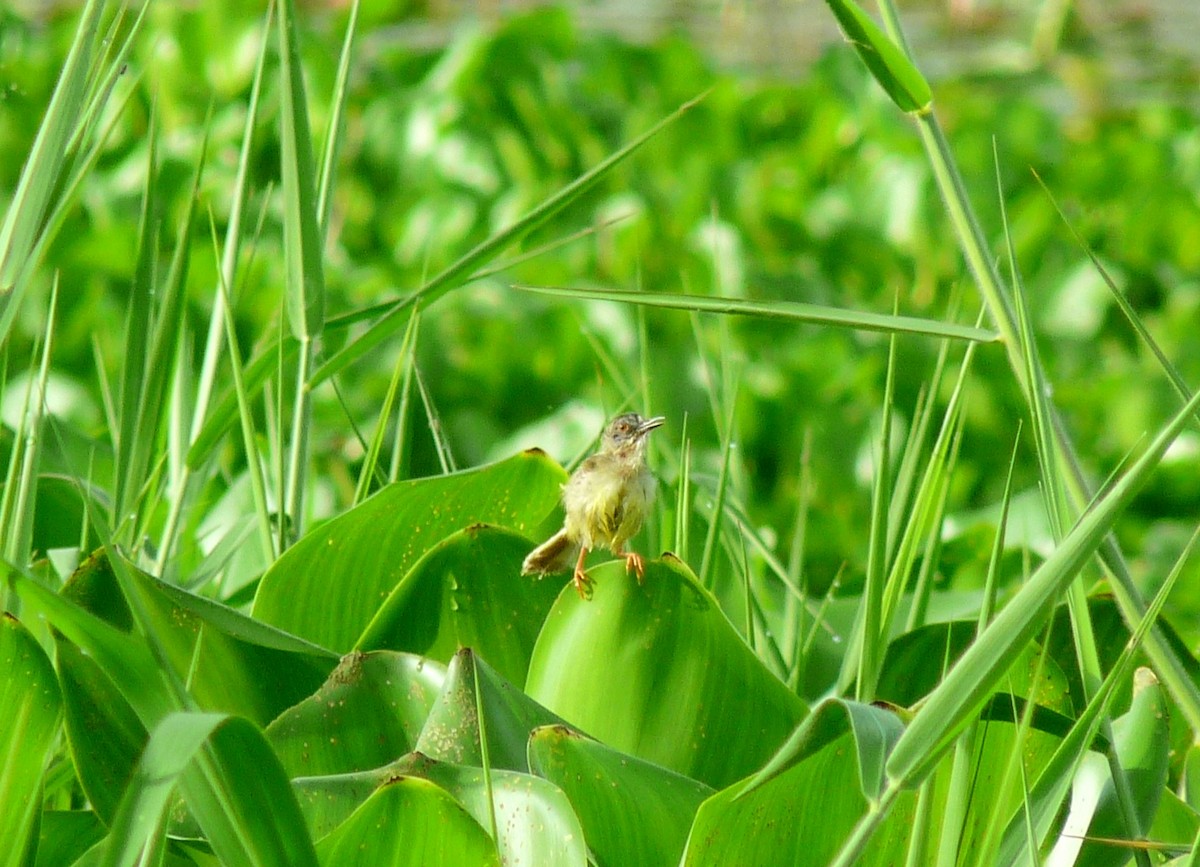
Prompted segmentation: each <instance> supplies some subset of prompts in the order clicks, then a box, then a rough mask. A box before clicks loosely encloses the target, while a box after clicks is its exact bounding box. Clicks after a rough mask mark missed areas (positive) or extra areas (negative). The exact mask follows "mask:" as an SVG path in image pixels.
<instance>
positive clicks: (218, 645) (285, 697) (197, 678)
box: [64, 557, 337, 725]
mask: <svg viewBox="0 0 1200 867" xmlns="http://www.w3.org/2000/svg"><path fill="white" fill-rule="evenodd" d="M130 573H131V575H132V577H133V580H134V586H136V588H137V589H138V592H139V595H140V597H141V598H140V603H141V605H142V606H143V607H144V610H145V611H146V612H147V613H148V615H149V616H150V618H151V620H152V623H151V625H152V626H153V627H157V628H156V629H155V634H156V635H158V636H159V638H160V640H161V641H162V642H163V647H164V650H165V651H166V653H167V655H168V657H169V658H170V659H171V661H172V663H173V664H174V666H175V668H176V671H177V672H178V674H179V677H180V678H181V679H183V678H184V677H185V676H186V678H187V680H188V683H189V691H190V693H191V695H192V696H193V697H194V698H195V699H196V700H197V701H198V702H199V704H200V706H201V707H203V708H204V709H205V710H214V711H215V710H220V711H226V712H229V713H236V714H239V715H242V716H245V717H247V718H249V719H251V720H253V721H254V722H256V723H258V724H260V725H266V724H267V722H269V721H270V720H272V719H274V718H275V717H276V716H277V715H278V714H280V713H281V712H282V711H283V710H285V709H286V708H288V707H291V706H292V705H294V704H295V703H296V702H298V701H300V700H301V699H303V698H304V697H306V696H308V695H311V694H312V692H313V691H315V690H316V688H317V687H318V686H319V685H320V684H321V682H322V681H323V680H324V679H325V678H326V677H327V676H328V674H329V672H330V671H331V670H332V669H333V667H334V665H335V664H336V662H337V660H336V657H335V656H334V655H333V654H331V653H329V652H328V651H326V650H323V649H322V648H320V647H317V646H315V645H312V644H309V643H308V642H305V641H302V640H300V639H297V638H295V637H293V636H291V635H288V634H286V633H283V632H280V631H279V630H277V629H274V628H272V627H270V626H267V625H265V624H263V623H259V622H257V621H254V620H252V619H250V618H249V617H246V616H245V615H244V614H240V613H238V612H237V611H234V610H233V609H231V608H228V607H226V606H224V605H221V604H220V603H217V602H213V601H212V600H209V599H205V598H202V597H199V596H195V595H194V594H191V593H188V592H187V591H185V590H182V589H180V588H178V587H175V586H173V585H170V584H166V583H164V582H161V581H158V580H157V579H155V578H153V577H151V576H149V575H147V574H146V573H144V572H142V571H140V570H138V569H132V568H131V569H130ZM64 595H66V596H67V597H68V598H70V599H74V600H77V601H79V602H80V604H82V605H83V606H84V607H85V608H87V609H89V610H93V611H94V612H95V613H96V614H98V615H99V616H101V617H104V618H105V619H106V620H108V621H109V622H110V623H112V624H114V625H115V626H117V627H118V628H127V626H125V625H126V624H129V623H130V622H131V615H130V613H129V610H128V608H126V607H125V605H124V599H123V596H122V594H121V592H120V587H119V585H118V583H117V581H116V577H115V575H114V574H113V572H112V568H111V566H110V564H109V562H108V560H107V558H103V557H99V558H92V559H91V560H89V561H88V563H86V564H85V565H84V566H83V567H81V568H80V569H79V570H78V571H77V572H76V574H75V575H74V576H72V578H71V580H70V582H68V584H67V587H66V588H65V589H64ZM122 609H123V610H122ZM109 675H110V676H112V677H114V679H115V678H116V677H118V676H119V675H118V674H117V673H115V672H109Z"/></svg>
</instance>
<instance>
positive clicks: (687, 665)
mask: <svg viewBox="0 0 1200 867" xmlns="http://www.w3.org/2000/svg"><path fill="white" fill-rule="evenodd" d="M591 575H592V578H593V579H594V582H595V591H594V594H593V598H592V599H591V600H589V601H584V600H581V599H580V598H579V597H578V596H577V595H576V594H575V592H574V591H573V590H570V589H566V590H564V591H563V593H562V594H561V595H560V597H559V600H558V602H557V603H556V604H555V606H554V608H553V609H552V610H551V612H550V615H549V616H548V617H547V618H546V624H545V626H544V627H543V628H542V633H541V635H539V636H538V641H537V646H536V647H535V648H534V651H533V660H532V662H531V663H530V666H529V679H528V681H527V682H526V692H527V693H528V694H529V695H530V697H532V698H533V699H534V700H536V701H538V702H540V703H542V704H544V705H545V706H546V707H547V708H549V709H550V710H552V711H553V712H554V713H556V714H559V715H561V716H562V717H563V718H565V719H566V720H568V722H569V723H570V724H571V725H573V726H576V727H578V728H580V729H582V730H584V731H586V732H588V733H589V734H591V735H593V736H594V737H596V738H598V739H599V740H600V741H602V742H603V743H606V744H608V745H609V746H611V747H614V748H615V749H618V750H621V751H623V752H628V753H631V754H633V755H635V756H638V757H639V758H643V759H646V760H648V761H651V762H654V763H655V764H659V765H662V766H663V767H666V768H669V769H671V770H673V771H677V772H678V773H681V774H684V775H685V776H688V777H692V778H693V779H696V780H700V781H702V782H704V783H707V784H708V785H711V786H724V785H728V784H729V783H731V782H732V781H733V780H736V779H738V778H740V777H743V776H745V775H747V774H749V773H751V772H753V771H754V770H756V769H757V768H759V767H760V766H761V765H762V764H763V762H765V761H766V760H767V758H769V757H770V756H771V755H772V754H774V752H775V751H776V750H777V749H778V748H779V745H780V744H782V743H783V741H784V740H785V739H786V738H787V736H788V734H789V733H790V732H791V731H792V730H793V729H794V728H795V726H796V724H797V723H798V722H799V721H800V719H801V718H802V717H803V716H804V714H805V706H804V703H803V702H802V701H801V700H800V699H799V698H798V697H797V696H796V695H795V694H794V693H793V692H791V691H790V690H789V689H788V688H787V687H786V686H784V685H783V684H782V683H781V682H780V681H779V680H777V679H776V678H775V676H774V675H772V674H771V672H769V671H768V670H767V669H766V667H765V666H764V665H763V664H762V662H760V661H759V659H758V658H757V657H756V656H755V655H754V653H753V652H752V651H751V650H750V648H749V647H747V646H746V644H745V642H743V641H742V639H741V637H740V636H739V635H738V634H737V632H736V631H735V630H734V628H733V626H732V625H730V623H729V621H728V620H727V619H726V618H725V615H724V614H723V613H722V612H721V609H720V608H719V607H718V605H717V602H716V600H715V599H714V598H713V597H712V595H711V594H710V593H709V592H708V591H707V590H705V589H704V588H703V587H701V586H700V584H699V583H698V582H697V581H696V578H695V576H693V575H692V573H691V571H690V570H689V569H688V568H687V567H686V566H685V565H684V564H683V563H682V562H680V561H679V560H678V559H676V558H675V557H673V556H667V557H664V558H663V559H662V560H657V561H654V562H651V563H648V564H647V566H646V575H645V582H644V583H643V584H640V585H639V584H638V583H637V582H636V581H635V580H634V579H633V578H632V577H631V576H628V575H626V574H625V568H624V566H623V564H621V563H619V562H613V563H608V564H604V565H601V566H598V567H596V568H595V569H593V570H592V572H591Z"/></svg>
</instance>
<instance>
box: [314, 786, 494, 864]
mask: <svg viewBox="0 0 1200 867" xmlns="http://www.w3.org/2000/svg"><path fill="white" fill-rule="evenodd" d="M317 856H318V857H319V859H320V862H321V864H323V865H329V867H333V865H343V864H370V865H372V867H427V865H430V864H463V865H467V864H470V865H480V867H485V865H496V867H499V864H500V858H499V856H498V855H497V853H496V847H495V844H493V842H492V839H491V838H490V837H489V836H488V835H487V832H486V831H484V830H483V828H481V827H480V826H479V823H478V822H476V821H475V820H474V819H472V818H471V816H470V814H468V813H467V811H466V810H464V809H463V808H462V806H461V805H460V804H459V803H458V802H457V801H455V800H454V798H452V797H451V796H450V795H449V794H448V793H447V792H446V791H444V790H443V789H441V788H439V787H438V786H436V785H434V784H433V783H430V782H429V781H427V780H421V779H418V778H416V777H401V778H399V779H396V780H393V781H390V782H388V783H385V784H384V785H382V786H380V787H379V788H378V789H377V790H376V791H375V793H374V794H372V795H371V797H370V798H368V799H367V800H366V802H365V803H363V805H362V806H361V807H359V808H358V809H357V810H355V811H354V813H353V815H351V816H350V818H349V819H347V820H346V821H345V822H344V823H342V824H341V825H340V826H339V827H338V828H337V830H335V831H334V832H333V833H331V834H330V835H329V836H327V837H325V838H324V839H323V840H321V841H320V842H318V843H317Z"/></svg>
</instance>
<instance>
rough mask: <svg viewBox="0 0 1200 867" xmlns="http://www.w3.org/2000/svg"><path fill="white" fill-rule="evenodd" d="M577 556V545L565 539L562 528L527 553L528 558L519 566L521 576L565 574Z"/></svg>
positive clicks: (565, 534)
mask: <svg viewBox="0 0 1200 867" xmlns="http://www.w3.org/2000/svg"><path fill="white" fill-rule="evenodd" d="M577 556H579V545H578V544H576V543H574V542H572V541H571V540H570V539H568V538H567V531H566V529H565V528H564V529H562V530H559V531H558V532H557V533H555V534H554V535H553V536H551V537H550V538H549V539H547V540H546V541H545V542H543V543H542V544H540V545H538V546H537V547H536V548H534V549H533V550H532V551H530V552H529V556H528V557H526V558H525V562H524V563H522V564H521V574H522V575H534V574H537V575H548V574H550V573H551V572H565V571H567V570H568V569H570V568H571V561H572V560H573V559H575V557H577Z"/></svg>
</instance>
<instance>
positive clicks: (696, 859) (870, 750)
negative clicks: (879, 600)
mask: <svg viewBox="0 0 1200 867" xmlns="http://www.w3.org/2000/svg"><path fill="white" fill-rule="evenodd" d="M899 729H900V723H899V720H898V719H897V718H896V716H895V715H894V714H892V713H891V712H890V711H886V710H883V709H881V708H875V707H871V706H869V705H862V704H858V703H856V702H850V701H842V700H830V701H827V702H825V703H823V704H822V705H820V706H819V707H818V708H816V709H815V710H814V711H813V713H812V714H811V715H810V716H809V717H808V719H806V720H805V721H804V722H803V723H802V724H801V726H800V727H799V728H798V729H797V730H796V732H795V734H794V735H793V737H792V738H791V739H790V740H789V741H788V743H787V744H786V745H785V746H784V748H783V749H781V750H780V751H779V753H778V754H777V755H776V756H775V757H773V758H772V759H771V762H770V764H769V765H768V766H767V767H766V768H765V769H764V770H763V771H762V773H760V774H757V775H755V776H754V777H753V778H750V779H748V780H744V781H742V782H740V783H736V784H734V785H732V786H730V787H729V788H727V789H724V790H722V791H720V792H717V794H715V795H713V796H712V797H711V798H709V799H708V800H707V801H705V802H704V803H703V804H702V805H701V806H700V809H699V811H698V812H697V813H696V821H695V823H694V824H693V825H692V830H691V835H690V837H689V838H688V843H687V849H686V851H685V852H684V858H683V862H682V863H683V864H684V865H686V867H691V865H695V867H701V865H709V864H738V865H739V867H754V865H760V864H761V865H763V867H767V865H776V864H828V863H830V862H831V861H832V860H833V858H834V855H835V854H836V853H837V852H838V851H839V848H840V846H841V843H842V841H843V840H844V839H846V838H847V837H848V836H849V834H850V832H851V830H852V829H853V828H854V826H855V824H856V823H857V821H858V819H859V817H860V816H862V815H863V814H864V813H865V812H866V811H867V809H868V804H869V801H868V798H867V797H865V796H864V794H863V789H864V780H865V785H866V786H867V787H868V789H869V788H872V787H875V786H877V785H878V782H879V781H880V780H881V779H882V767H883V760H884V758H885V756H886V752H887V748H888V746H889V745H890V744H891V743H893V742H894V741H895V740H896V737H897V735H898V734H899ZM915 803H916V797H915V796H914V795H913V793H911V792H904V793H903V794H902V795H901V796H900V798H899V800H898V802H897V803H896V804H895V806H894V807H893V809H892V812H891V814H890V815H889V817H888V818H887V820H886V822H885V823H884V826H883V828H882V829H881V830H880V831H879V832H878V833H876V835H875V836H874V838H873V839H872V840H871V843H870V844H869V846H868V848H867V850H866V853H865V854H864V855H863V856H862V857H861V860H860V861H858V862H856V863H861V864H870V865H874V864H881V865H882V864H902V863H904V860H905V853H906V851H907V846H908V837H909V834H910V833H911V830H912V819H913V812H914V809H915Z"/></svg>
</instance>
